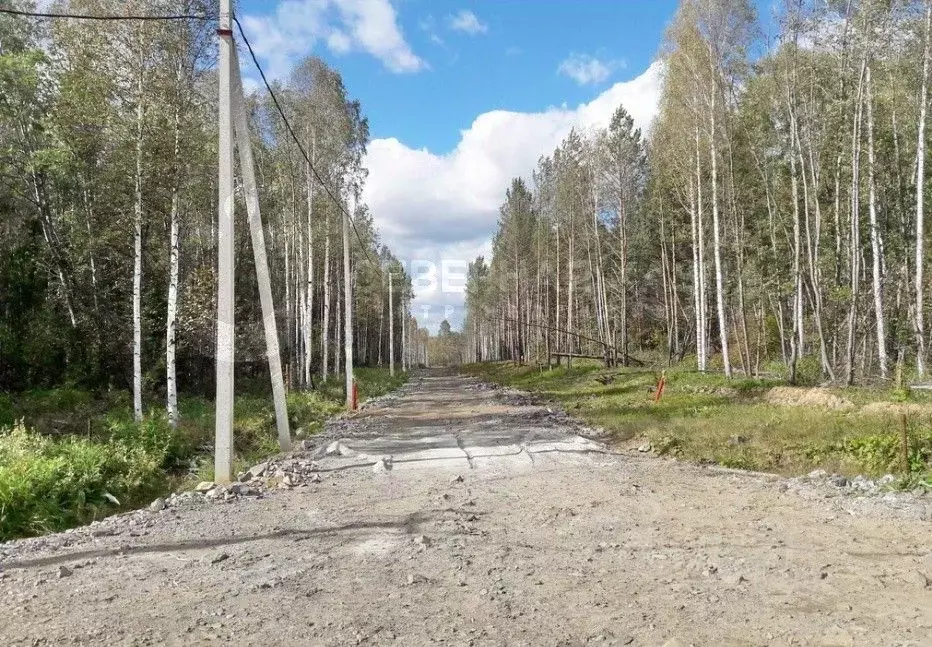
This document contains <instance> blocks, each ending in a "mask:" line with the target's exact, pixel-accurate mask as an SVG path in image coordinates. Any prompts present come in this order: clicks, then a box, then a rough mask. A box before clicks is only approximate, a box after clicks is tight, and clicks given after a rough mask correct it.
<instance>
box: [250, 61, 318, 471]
mask: <svg viewBox="0 0 932 647" xmlns="http://www.w3.org/2000/svg"><path fill="white" fill-rule="evenodd" d="M233 118H234V125H235V127H236V141H237V148H238V149H239V165H240V171H241V172H242V175H243V188H244V190H245V193H246V213H247V218H248V220H249V233H250V236H251V238H252V253H253V258H254V259H255V266H256V278H257V280H258V283H259V302H260V303H261V304H262V324H263V326H264V328H265V351H266V355H267V356H268V360H269V374H270V377H271V378H272V398H273V400H274V402H275V423H276V426H277V427H278V444H279V446H280V447H281V450H282V451H283V452H288V451H291V430H290V429H289V428H288V406H287V404H286V402H285V380H284V379H283V378H282V358H281V354H280V351H279V348H278V325H277V322H276V321H275V304H274V301H273V300H272V281H271V279H270V278H269V261H268V258H267V256H266V251H265V233H264V231H263V229H262V214H261V212H260V211H259V190H258V187H257V186H256V167H255V163H254V161H253V158H252V142H251V141H250V140H249V124H248V122H247V121H246V101H245V99H244V98H243V79H242V78H241V77H240V72H239V56H237V54H236V50H235V49H234V50H233ZM308 352H310V350H309V351H308Z"/></svg>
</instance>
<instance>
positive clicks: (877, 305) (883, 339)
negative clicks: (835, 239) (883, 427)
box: [866, 65, 888, 379]
mask: <svg viewBox="0 0 932 647" xmlns="http://www.w3.org/2000/svg"><path fill="white" fill-rule="evenodd" d="M866 82H867V178H868V180H867V184H868V211H869V214H870V226H871V253H872V256H873V259H872V260H873V267H872V277H871V278H872V286H873V291H874V316H875V318H876V321H877V326H876V332H877V363H878V364H879V365H880V377H882V378H883V379H886V378H887V363H888V360H887V333H886V321H885V318H884V311H883V283H882V280H883V277H882V271H881V265H882V258H883V251H882V250H883V239H882V234H881V232H880V226H879V224H878V222H877V183H876V179H875V177H874V161H875V160H874V106H873V104H874V89H873V85H872V83H871V68H870V66H869V65H868V66H867V81H866Z"/></svg>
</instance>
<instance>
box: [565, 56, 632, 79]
mask: <svg viewBox="0 0 932 647" xmlns="http://www.w3.org/2000/svg"><path fill="white" fill-rule="evenodd" d="M623 67H625V64H624V61H602V60H599V59H598V58H595V57H594V56H589V55H588V54H571V55H570V56H569V58H567V59H566V60H565V61H563V62H562V63H560V66H559V67H558V68H557V73H558V74H563V75H564V76H568V77H570V78H571V79H573V80H574V81H576V83H578V84H579V85H590V84H593V85H594V84H598V83H602V82H603V81H605V80H606V79H608V77H609V76H611V74H612V72H614V71H615V70H616V69H618V68H623Z"/></svg>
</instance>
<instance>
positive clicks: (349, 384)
mask: <svg viewBox="0 0 932 647" xmlns="http://www.w3.org/2000/svg"><path fill="white" fill-rule="evenodd" d="M349 207H350V209H349V211H350V213H352V212H353V210H354V209H355V196H353V194H352V189H351V190H350V199H349ZM349 228H350V222H349V216H348V215H346V214H344V216H343V308H344V310H343V312H344V316H343V326H344V331H345V332H344V335H343V351H344V353H345V354H346V408H347V409H349V410H350V411H352V410H353V407H354V404H355V403H354V401H353V286H352V277H351V276H350V248H349V242H350V237H349Z"/></svg>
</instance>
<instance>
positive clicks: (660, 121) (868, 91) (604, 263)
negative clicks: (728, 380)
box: [464, 0, 932, 384]
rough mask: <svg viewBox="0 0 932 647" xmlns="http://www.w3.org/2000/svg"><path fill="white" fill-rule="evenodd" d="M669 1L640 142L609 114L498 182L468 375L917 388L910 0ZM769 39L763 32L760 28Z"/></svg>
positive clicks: (920, 190) (919, 179)
mask: <svg viewBox="0 0 932 647" xmlns="http://www.w3.org/2000/svg"><path fill="white" fill-rule="evenodd" d="M773 10H774V11H775V16H774V21H775V22H774V23H773V24H774V25H775V26H776V29H777V30H778V33H777V34H776V36H775V37H772V38H770V39H767V38H765V37H764V35H763V34H764V31H765V30H764V29H763V28H762V25H761V22H760V17H759V16H757V15H756V14H755V12H754V10H753V8H752V5H751V3H750V2H748V0H682V2H680V5H679V8H678V10H677V12H676V15H675V17H674V19H673V20H672V22H671V24H670V25H669V27H668V29H667V32H666V36H665V40H664V43H663V46H662V49H661V53H660V57H661V60H662V63H663V70H664V71H663V83H662V91H661V98H660V106H659V112H658V115H657V116H656V118H655V120H654V121H653V123H652V124H651V126H650V127H649V129H648V131H647V132H645V133H642V132H640V131H639V130H638V129H637V128H635V126H634V123H633V122H632V120H631V118H630V116H629V115H628V113H627V112H626V111H625V109H624V107H619V108H618V110H617V112H616V113H615V114H614V116H613V117H612V119H611V122H610V123H609V124H608V126H607V127H606V128H602V129H597V130H595V131H594V132H579V131H573V132H571V133H570V134H569V136H568V137H567V138H566V139H565V140H564V141H563V142H562V144H561V145H560V147H559V148H558V149H557V150H555V151H554V152H553V154H551V155H549V156H546V157H543V158H541V159H540V161H539V163H538V166H537V168H536V170H535V171H534V173H533V176H532V178H530V181H525V180H522V179H515V180H514V181H513V182H512V184H511V186H510V187H509V189H508V192H507V195H506V199H505V202H504V204H503V205H502V207H501V216H500V220H499V227H498V231H497V233H496V235H495V238H494V246H493V256H492V259H491V261H490V262H487V261H486V260H485V259H483V258H479V259H476V261H475V262H474V263H473V264H472V265H471V267H470V271H469V281H468V291H467V317H466V324H465V329H464V333H465V336H466V338H467V342H466V350H467V353H468V355H469V357H470V358H471V359H480V360H481V359H498V358H508V359H513V360H522V361H538V362H545V361H547V358H548V357H552V356H553V355H554V354H556V353H570V354H590V355H597V356H603V355H608V356H609V358H610V359H613V358H615V357H617V358H618V361H619V362H621V361H625V362H628V361H632V358H637V357H639V356H640V357H642V358H653V359H656V358H657V356H658V355H659V356H660V357H662V358H663V359H664V361H668V362H677V361H688V362H691V363H693V364H694V365H695V366H696V368H698V369H699V370H716V371H723V372H724V373H725V374H726V375H729V376H730V375H732V374H733V372H735V371H740V372H742V373H744V374H747V375H751V374H759V373H761V372H762V371H768V372H780V373H781V374H784V375H786V376H787V377H788V378H789V379H790V380H791V381H797V380H807V381H818V380H831V381H836V382H840V383H848V384H850V383H853V382H862V381H867V380H873V379H876V378H890V379H892V378H893V377H895V375H897V374H898V372H899V367H903V366H905V367H906V372H907V374H909V373H910V372H914V373H915V375H917V376H918V377H919V378H922V377H924V376H925V374H926V372H927V370H928V369H927V355H928V348H929V343H930V339H929V336H930V323H929V308H930V302H929V295H928V291H929V290H928V271H927V270H928V268H927V265H928V263H929V258H928V253H927V250H926V247H927V246H926V237H927V235H928V231H927V229H928V228H927V227H926V226H925V215H926V213H927V211H928V205H927V204H926V202H927V199H928V196H927V193H928V192H927V191H926V190H925V189H926V184H927V183H928V181H929V174H928V172H927V164H926V157H927V146H926V144H927V141H928V131H927V128H926V121H927V107H928V101H929V96H928V94H929V91H928V77H929V64H930V51H929V46H930V42H929V39H930V18H932V4H930V3H929V2H928V1H927V0H922V1H920V0H893V1H890V0H844V1H829V2H826V1H824V0H780V1H779V2H777V3H775V5H774V7H773ZM770 24H771V23H768V25H770Z"/></svg>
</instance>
